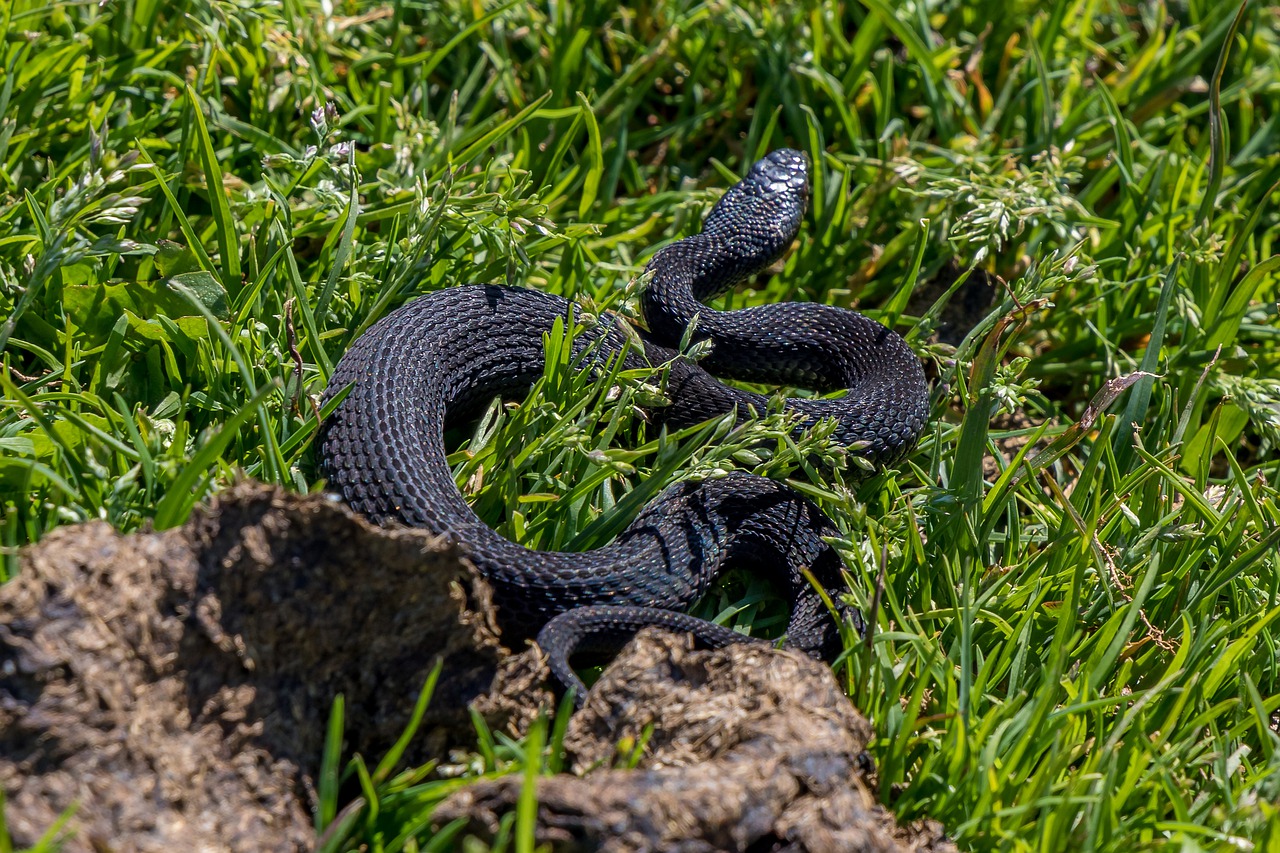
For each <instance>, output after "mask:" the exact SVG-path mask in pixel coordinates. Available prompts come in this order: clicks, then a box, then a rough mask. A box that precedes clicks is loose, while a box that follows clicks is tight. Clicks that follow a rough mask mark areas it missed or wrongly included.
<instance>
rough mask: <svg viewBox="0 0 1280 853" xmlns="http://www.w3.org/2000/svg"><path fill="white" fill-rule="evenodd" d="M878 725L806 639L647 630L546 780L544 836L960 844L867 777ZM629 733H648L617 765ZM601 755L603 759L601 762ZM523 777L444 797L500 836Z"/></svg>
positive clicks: (606, 680)
mask: <svg viewBox="0 0 1280 853" xmlns="http://www.w3.org/2000/svg"><path fill="white" fill-rule="evenodd" d="M870 736H871V727H870V726H869V725H868V723H867V721H866V720H865V719H864V718H863V717H862V716H861V715H860V714H858V712H857V711H856V710H854V708H853V706H852V705H851V704H850V703H849V700H848V699H847V698H846V697H845V696H844V694H843V693H842V692H841V691H840V689H839V686H838V685H837V684H836V681H835V678H833V677H832V675H831V671H830V670H829V669H828V668H827V667H826V666H824V665H822V664H820V663H817V662H815V661H813V660H811V659H809V658H808V657H806V656H804V655H803V654H800V653H799V652H794V651H788V650H777V649H771V648H768V647H763V646H759V645H755V644H743V645H741V646H734V647H729V648H726V649H720V650H716V651H696V650H694V649H693V648H692V646H691V644H690V641H689V639H688V638H687V637H680V636H678V635H674V634H666V633H663V632H661V631H657V630H656V629H646V630H645V631H643V632H642V633H641V634H640V635H639V636H638V637H637V638H636V641H635V642H633V643H632V644H631V645H630V646H628V647H627V649H626V651H625V652H623V654H622V655H620V656H619V657H618V659H617V660H615V661H614V663H613V664H612V665H611V666H610V667H609V668H608V669H607V670H606V671H605V673H604V674H603V676H602V677H601V679H600V681H599V682H597V684H596V685H595V686H594V687H593V688H592V690H591V693H590V695H589V697H588V700H587V703H586V706H585V707H584V708H583V709H582V711H580V712H579V713H578V714H576V715H575V716H574V717H573V719H572V720H571V721H570V723H569V727H568V729H567V731H566V733H565V747H566V750H567V752H568V753H569V757H570V759H571V761H572V764H573V767H574V769H575V771H577V772H579V773H584V772H585V773H586V775H585V776H581V777H578V776H569V775H561V776H554V777H549V778H543V779H540V780H539V782H538V792H537V800H538V827H537V837H538V841H539V842H540V843H549V844H551V845H552V847H553V849H555V850H558V851H577V850H606V851H618V853H622V851H636V852H637V853H638V851H716V850H784V849H785V850H795V851H814V853H821V852H822V851H833V853H834V851H857V850H867V851H899V850H931V851H939V853H941V851H949V850H954V849H955V848H954V846H953V845H951V843H950V842H949V841H947V840H946V838H945V836H944V835H943V833H942V830H941V827H940V826H938V825H936V824H922V825H917V826H912V827H900V826H898V825H897V824H895V822H894V820H893V817H892V815H890V814H889V813H888V812H887V811H885V810H884V808H883V807H881V806H880V805H878V804H877V803H876V802H875V800H874V798H873V797H872V795H871V794H870V792H869V790H868V787H867V785H866V784H865V773H866V771H867V769H868V768H869V766H870V761H869V759H868V758H867V757H866V755H865V752H864V750H865V748H866V744H867V740H868V739H869V738H870ZM619 742H627V743H633V744H637V743H643V744H645V750H644V757H643V760H642V761H641V762H640V766H639V768H638V769H635V770H629V769H627V770H620V769H609V768H610V765H612V764H613V763H615V761H616V760H617V759H618V755H617V744H618V743H619ZM592 768H600V769H596V770H594V772H592ZM520 789H521V780H520V779H518V778H504V779H497V780H494V781H490V782H483V783H480V784H476V785H472V786H471V787H469V788H466V789H464V790H463V791H460V792H459V793H457V794H455V795H454V796H453V797H451V798H450V799H449V800H447V801H445V803H443V804H442V805H441V806H440V808H439V809H437V811H436V818H437V820H439V821H440V822H441V823H443V822H447V821H449V820H453V819H456V818H459V817H465V818H468V819H469V820H470V827H469V828H470V830H471V832H472V833H473V834H476V835H479V836H481V837H482V838H484V839H486V840H487V839H488V838H491V837H493V836H494V835H495V834H496V833H497V831H498V827H499V820H500V818H501V816H502V815H503V814H506V813H509V812H511V811H512V810H514V809H515V807H516V800H517V798H518V797H519V795H520Z"/></svg>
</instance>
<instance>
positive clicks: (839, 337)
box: [319, 150, 928, 697]
mask: <svg viewBox="0 0 1280 853" xmlns="http://www.w3.org/2000/svg"><path fill="white" fill-rule="evenodd" d="M807 203H808V168H807V164H806V160H805V158H804V156H803V155H801V154H799V153H798V152H795V151H790V150H779V151H774V152H772V153H771V154H769V155H768V156H766V157H765V158H764V159H763V160H761V161H759V162H757V163H756V164H755V165H754V166H752V167H751V169H750V171H749V172H748V174H747V176H746V178H744V179H743V180H742V181H741V182H740V183H738V184H736V185H734V186H733V187H732V188H730V189H729V190H728V192H726V193H725V195H724V196H723V197H722V198H721V199H720V201H719V202H718V203H717V204H716V205H715V207H714V208H712V210H711V212H710V213H709V214H708V216H707V218H706V221H705V223H704V226H703V230H702V233H700V234H696V235H694V236H692V237H687V238H685V239H683V240H680V241H677V242H675V243H672V244H671V245H668V246H666V247H665V248H663V249H662V250H660V251H658V252H657V253H656V254H654V256H653V258H652V260H650V262H649V264H648V267H647V270H648V271H649V272H650V273H652V279H651V281H650V283H649V285H648V287H647V289H646V290H645V292H644V295H643V297H642V303H641V308H642V311H643V314H644V319H645V321H646V323H647V324H648V327H649V331H648V333H647V334H645V335H644V336H643V342H644V345H643V349H641V348H640V347H630V348H627V347H626V346H625V342H626V340H627V337H626V335H625V334H624V332H623V330H622V329H620V328H619V327H618V324H617V322H616V321H615V320H614V318H612V317H611V315H606V317H604V318H602V321H601V322H599V323H597V324H595V325H593V326H591V327H589V328H586V329H584V330H583V332H582V333H581V334H579V335H578V336H577V337H576V338H575V339H574V345H575V347H576V348H577V349H578V350H579V351H581V350H582V349H583V348H586V347H588V346H590V347H592V353H593V355H592V357H593V358H597V359H598V358H601V357H607V356H609V355H610V354H616V353H617V352H619V351H622V350H624V349H625V350H626V355H625V358H626V360H627V363H628V366H640V365H643V364H646V363H649V364H663V363H668V362H671V367H670V371H669V374H668V385H667V387H666V389H665V390H666V393H667V396H668V397H670V399H671V400H672V404H671V405H670V406H666V407H662V408H660V409H654V410H653V411H652V412H651V416H652V417H653V419H655V420H657V421H659V422H661V423H665V424H667V425H670V426H683V425H688V424H694V423H699V422H702V421H704V420H706V419H708V418H711V417H714V416H716V415H721V414H723V413H725V412H728V411H730V410H732V409H734V407H736V408H737V411H738V412H739V413H740V415H741V414H745V413H746V412H747V411H748V407H749V406H754V407H755V410H756V411H764V410H765V407H766V404H767V401H766V399H765V398H764V397H762V396H760V395H759V394H754V393H750V392H747V391H743V390H740V389H735V388H731V387H729V386H726V385H724V384H722V383H720V382H719V381H717V380H716V379H715V378H713V376H712V374H713V373H714V374H718V375H720V376H725V377H729V378H733V379H737V380H745V381H752V382H769V383H776V384H786V385H793V386H800V387H806V388H810V389H813V390H815V391H833V390H837V389H843V388H847V389H849V393H848V394H847V395H845V396H844V397H841V398H837V399H800V398H792V399H789V400H788V401H787V406H788V407H789V408H791V409H793V410H796V411H798V412H800V413H801V414H802V415H803V416H804V418H805V419H806V420H807V421H809V422H812V421H813V420H814V419H816V418H820V417H833V418H835V419H836V420H837V422H838V425H839V426H838V428H837V433H836V435H837V437H838V438H839V440H840V441H841V442H842V443H843V444H845V445H848V446H852V447H853V448H855V452H857V453H859V454H860V455H862V456H864V457H865V458H867V459H869V460H871V461H872V462H874V463H876V464H884V463H888V462H892V461H894V460H895V459H897V458H899V457H900V456H901V455H902V454H904V453H905V452H906V451H907V450H909V449H910V447H911V446H912V445H913V444H914V442H915V440H916V438H917V437H918V436H919V434H920V433H921V431H922V430H923V429H924V425H925V420H926V417H927V415H928V393H927V387H926V384H925V379H924V373H923V371H922V369H921V365H920V361H919V359H918V358H917V357H916V356H915V355H914V354H913V353H912V351H911V349H910V348H909V347H908V346H907V344H906V343H905V342H904V341H903V340H902V339H901V338H900V337H899V336H898V335H896V334H895V333H893V332H892V331H890V330H888V329H886V328H885V327H883V326H881V325H880V324H879V323H876V322H874V321H872V320H869V319H867V318H866V317H864V316H862V315H861V314H859V313H857V312H855V311H851V310H847V309H842V308H835V307H831V306H826V305H818V304H809V303H782V304H771V305H760V306H757V307H753V308H745V309H742V310H737V311H726V312H721V311H714V310H710V309H709V308H707V307H706V306H705V305H703V304H701V303H702V300H705V299H708V298H710V297H712V296H714V295H716V294H718V293H722V292H724V291H725V290H727V289H728V288H730V287H731V286H732V285H734V284H735V283H737V282H740V281H742V280H743V279H745V278H747V277H748V276H751V275H753V274H754V273H756V272H759V271H760V270H761V269H763V268H764V267H766V266H767V265H769V264H770V263H772V262H773V261H774V260H775V259H777V258H778V257H780V256H781V255H782V253H783V252H784V251H785V250H786V249H787V248H788V247H789V246H790V244H791V243H792V241H793V240H794V238H795V235H796V233H797V231H798V230H799V227H800V222H801V220H802V218H803V216H804V213H805V208H806V206H807ZM576 310H577V309H576V308H575V307H574V306H573V305H572V303H570V302H568V301H567V300H565V299H563V298H561V297H558V296H551V295H548V294H545V293H541V292H538V291H534V290H528V289H524V288H517V287H506V286H498V285H467V286H458V287H451V288H448V289H445V290H442V291H439V292H436V293H432V294H430V295H427V296H424V297H422V298H420V299H417V300H415V301H413V302H410V303H408V304H406V305H405V306H403V307H402V308H400V309H399V310H397V311H395V312H393V313H392V314H390V315H389V316H387V317H385V318H383V319H382V320H381V321H379V322H378V323H376V324H375V325H374V326H372V327H371V328H370V329H369V330H368V331H367V332H365V334H363V335H362V336H361V337H360V338H359V339H358V340H357V341H356V342H355V344H354V345H353V346H352V347H351V349H350V350H349V351H348V352H347V353H346V354H345V355H344V356H343V358H342V360H341V361H340V363H339V364H338V366H337V368H336V369H335V371H334V373H333V376H332V377H331V379H330V381H329V385H328V388H327V390H326V392H325V398H326V400H327V399H328V398H330V397H332V396H333V395H334V394H336V393H337V392H338V391H339V390H340V389H342V388H344V387H346V386H347V385H349V384H354V387H353V388H352V390H351V392H350V393H349V394H348V396H347V397H346V398H345V399H344V400H343V401H342V402H341V403H340V404H339V405H338V407H337V408H336V409H335V410H334V412H333V413H332V415H331V416H330V417H329V418H328V419H327V420H326V422H325V424H324V425H323V429H322V434H321V437H320V441H319V448H320V467H321V472H322V473H323V474H324V475H325V476H326V477H327V478H328V481H329V484H330V486H331V487H333V488H335V489H337V490H338V491H340V492H341V494H342V497H343V498H344V499H345V500H346V501H347V503H348V504H349V505H350V506H351V507H352V508H354V509H355V510H357V511H358V512H361V513H363V514H364V515H365V516H367V517H368V518H370V519H372V520H374V521H376V522H387V521H398V522H401V523H404V524H407V525H411V526H414V527H422V528H426V529H427V530H430V531H432V532H434V533H437V534H444V535H446V536H449V537H451V538H452V539H453V540H455V541H456V542H457V543H458V545H459V546H460V547H461V548H462V550H463V552H464V553H465V555H466V556H467V557H468V558H469V559H470V561H471V562H472V563H473V564H474V565H475V567H476V568H477V569H478V570H479V572H480V573H481V575H483V576H484V578H485V579H486V580H487V581H488V582H489V583H490V584H491V585H492V586H493V588H494V600H495V602H496V603H497V606H498V618H499V624H500V626H501V627H502V630H503V632H504V635H506V637H507V638H508V640H510V639H513V638H521V637H531V636H533V635H534V634H535V633H537V632H539V631H541V633H540V634H539V636H538V642H539V644H540V645H541V646H542V648H543V650H544V651H545V652H546V653H547V654H548V656H549V657H550V659H551V661H552V669H553V671H554V672H555V673H556V675H557V676H558V677H560V678H561V680H563V681H565V682H566V683H567V684H572V685H574V686H576V687H578V688H580V687H581V684H580V683H579V682H577V680H576V676H574V675H573V672H572V670H571V669H570V668H569V665H568V660H567V659H568V654H569V653H570V652H571V651H573V650H575V649H579V650H580V649H582V648H586V649H587V650H590V649H591V647H593V646H599V647H616V645H617V642H618V639H619V637H620V636H621V635H624V634H627V633H631V632H634V630H635V629H636V628H637V627H639V626H641V625H647V624H659V625H664V626H667V627H670V628H673V629H676V630H686V631H692V632H694V633H695V634H697V635H698V636H699V637H700V638H701V639H702V640H703V641H704V642H706V643H708V644H711V645H724V644H725V643H728V642H731V641H733V640H741V639H745V638H744V637H742V635H739V634H736V633H734V632H732V631H730V630H728V629H726V628H722V627H719V626H716V625H712V624H711V623H708V622H705V621H703V620H700V619H695V618H693V617H690V616H687V615H685V614H684V613H683V612H681V611H683V610H685V609H686V608H688V607H689V606H690V605H691V604H693V603H694V602H695V601H696V600H697V599H698V598H699V597H700V596H702V595H703V593H705V592H706V591H707V589H708V587H709V586H710V584H711V583H712V581H713V580H714V579H715V578H716V577H717V576H718V575H720V574H721V573H722V572H723V571H724V570H725V569H726V568H728V567H731V566H746V567H749V568H751V569H757V570H760V571H762V572H768V573H770V574H771V575H774V576H776V577H779V578H780V579H781V580H782V581H783V582H784V583H785V584H786V585H787V586H788V587H789V589H790V594H791V601H792V615H791V619H790V622H789V625H788V629H787V641H788V642H789V643H790V644H791V645H793V646H796V647H798V648H801V649H803V650H805V651H808V652H809V653H811V654H830V653H831V652H833V651H838V650H839V648H840V638H839V633H838V630H837V626H836V624H835V621H834V620H833V619H832V617H831V615H830V612H829V610H828V609H827V608H826V606H825V605H824V604H823V602H822V600H821V597H820V596H819V594H818V592H817V591H816V590H815V589H814V588H813V587H812V585H811V584H810V583H809V581H808V580H807V579H806V578H805V577H804V576H803V574H802V570H803V569H805V568H807V569H809V570H810V572H811V573H812V575H813V576H814V578H816V580H817V581H818V583H819V584H821V585H822V586H823V587H825V588H826V590H827V591H828V593H829V595H830V597H831V599H832V600H833V601H836V602H837V603H838V602H839V601H840V592H841V591H842V590H843V589H844V583H843V580H842V577H841V561H840V559H839V557H838V556H837V554H836V552H835V551H834V549H833V548H832V547H831V546H830V545H828V544H827V543H826V542H825V541H824V539H823V537H826V536H834V535H838V531H837V530H836V528H835V527H834V525H833V524H832V522H831V521H830V519H828V518H827V516H826V515H825V514H824V513H823V512H822V511H821V510H820V509H818V507H817V506H816V505H815V504H813V503H812V502H811V501H809V500H808V499H807V498H805V497H802V496H801V495H799V494H798V493H796V492H795V491H793V490H792V489H790V488H788V487H787V486H785V485H782V484H780V483H777V482H774V481H773V480H769V479H766V478H763V477H757V476H753V475H750V474H746V473H741V472H735V473H731V474H730V475H729V476H727V477H723V478H721V479H708V480H705V481H703V482H698V483H692V482H685V483H678V484H676V485H674V486H671V487H670V488H668V489H667V490H666V491H665V492H663V493H662V494H661V495H660V496H659V497H658V498H657V499H656V500H654V501H653V503H651V504H650V505H649V506H648V507H647V508H645V510H644V511H643V512H641V513H640V515H639V516H638V517H637V518H636V519H635V520H634V521H633V522H632V523H631V525H630V526H629V527H627V529H626V530H625V531H624V532H623V533H622V534H621V535H619V536H618V537H617V539H616V540H615V541H613V542H612V543H611V544H609V545H607V546H605V547H603V548H598V549H596V550H592V551H586V552H581V553H561V552H550V551H534V550H530V549H527V548H524V547H522V546H520V545H517V544H515V543H513V542H511V541H509V540H507V539H505V538H503V537H502V536H500V535H499V534H498V533H496V532H495V531H494V530H492V529H491V528H490V527H488V526H487V525H486V524H484V523H483V522H482V521H480V519H479V518H477V516H476V515H475V513H474V512H472V510H471V508H470V507H469V506H468V505H467V503H466V501H465V500H464V499H463V497H462V495H461V494H460V493H459V491H458V489H457V487H456V486H455V484H454V480H453V475H452V472H451V471H450V468H449V466H448V464H447V463H446V456H445V437H444V436H445V432H444V431H445V426H446V423H448V422H452V421H456V420H458V419H461V418H466V417H474V416H475V414H476V413H477V412H478V411H479V410H480V409H481V408H482V407H483V406H485V405H486V404H488V403H489V402H490V401H491V400H493V399H494V398H495V397H497V396H503V397H513V396H519V395H521V394H525V393H527V392H528V390H529V387H530V386H531V384H532V383H533V382H534V381H535V380H536V379H537V378H538V377H539V376H541V375H542V372H543V367H544V354H543V334H544V333H545V332H547V331H549V330H550V329H551V328H552V324H553V323H554V322H555V321H556V319H557V318H564V319H565V320H566V321H569V322H572V321H573V319H574V317H575V316H576ZM695 314H696V315H697V318H698V321H697V325H696V327H695V330H694V335H693V340H695V341H700V340H708V341H710V353H709V354H708V355H707V356H706V357H705V358H704V359H702V360H701V361H699V362H698V363H697V364H692V363H690V362H688V361H687V360H684V359H682V358H681V357H680V355H679V353H677V352H676V351H675V350H674V349H672V347H675V346H678V345H679V342H680V341H681V338H682V335H684V333H685V330H686V328H687V326H688V324H689V323H690V322H691V321H692V319H693V318H694V316H695ZM850 615H852V614H850ZM581 695H582V694H581V693H579V697H581Z"/></svg>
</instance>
